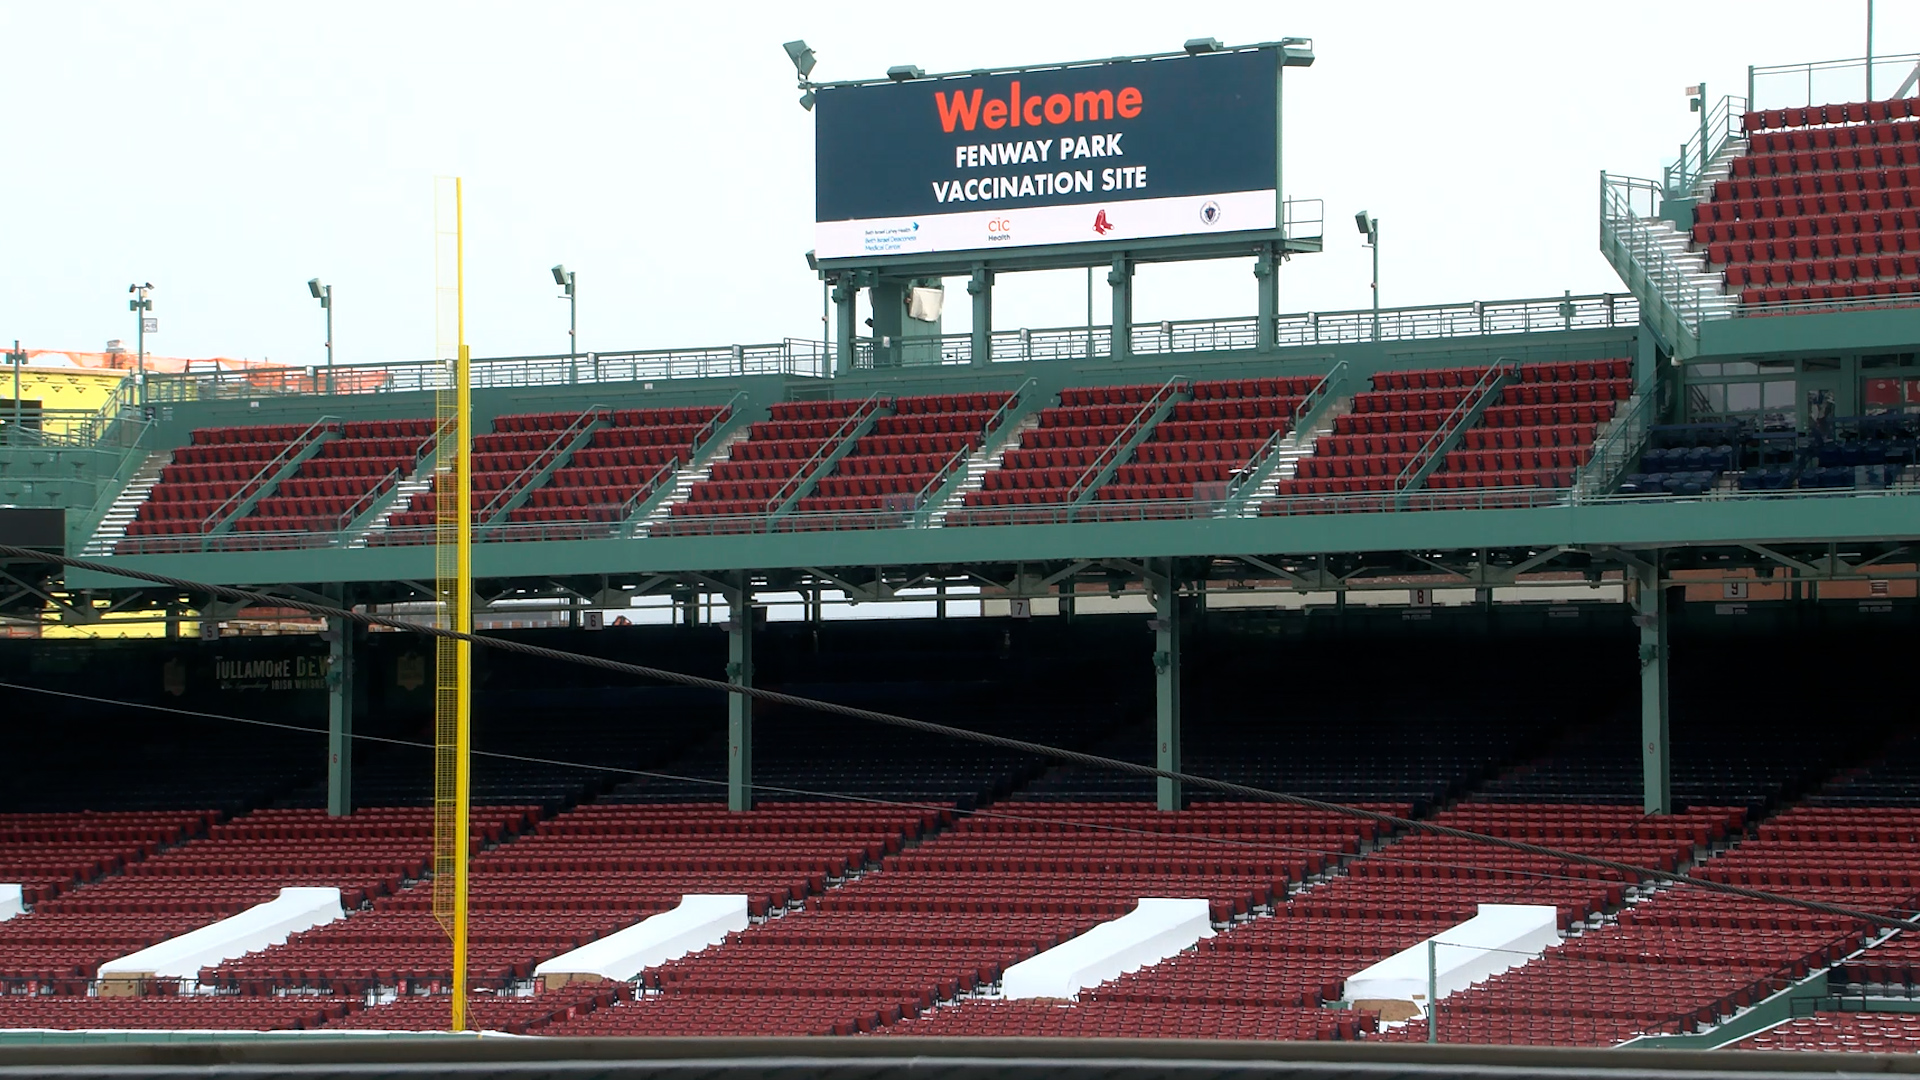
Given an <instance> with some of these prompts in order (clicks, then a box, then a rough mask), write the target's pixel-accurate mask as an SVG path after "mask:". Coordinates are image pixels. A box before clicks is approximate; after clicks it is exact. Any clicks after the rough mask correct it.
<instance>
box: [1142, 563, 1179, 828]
mask: <svg viewBox="0 0 1920 1080" xmlns="http://www.w3.org/2000/svg"><path fill="white" fill-rule="evenodd" d="M1147 587H1148V588H1149V589H1151V590H1153V697H1154V701H1153V706H1154V708H1153V715H1154V723H1153V733H1154V755H1153V763H1154V766H1155V767H1156V768H1161V769H1166V770H1168V771H1170V772H1177V771H1179V769H1180V586H1179V582H1178V581H1176V580H1175V579H1174V576H1173V560H1171V559H1161V560H1158V565H1157V566H1156V567H1155V568H1154V569H1153V570H1152V571H1151V572H1150V576H1149V577H1148V579H1147ZM1155 784H1156V786H1157V789H1158V790H1157V791H1156V794H1155V798H1154V804H1155V805H1156V806H1158V807H1159V808H1160V809H1162V810H1179V809H1182V808H1184V807H1185V805H1186V794H1185V792H1182V791H1181V790H1180V783H1179V781H1177V780H1169V779H1167V778H1166V777H1160V778H1158V779H1157V780H1155Z"/></svg>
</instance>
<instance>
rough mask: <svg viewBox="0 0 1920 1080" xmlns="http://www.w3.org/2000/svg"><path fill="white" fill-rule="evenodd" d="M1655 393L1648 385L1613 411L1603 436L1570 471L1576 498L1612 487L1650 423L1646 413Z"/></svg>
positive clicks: (1588, 496)
mask: <svg viewBox="0 0 1920 1080" xmlns="http://www.w3.org/2000/svg"><path fill="white" fill-rule="evenodd" d="M1656 396H1657V395H1656V394H1655V392H1654V391H1653V389H1652V388H1651V387H1649V388H1648V390H1647V391H1646V392H1644V393H1637V394H1635V395H1634V397H1633V398H1632V401H1631V403H1630V404H1629V405H1628V406H1627V408H1626V409H1625V410H1623V411H1621V412H1620V413H1618V414H1616V415H1615V416H1614V418H1613V425H1612V426H1611V427H1609V428H1608V429H1607V434H1606V437H1605V438H1602V439H1601V440H1600V443H1599V445H1597V446H1595V447H1594V448H1593V456H1592V457H1589V458H1588V459H1587V463H1586V464H1585V465H1582V466H1580V468H1579V469H1578V470H1577V471H1576V472H1575V473H1574V474H1573V490H1574V494H1575V497H1576V498H1591V497H1593V496H1596V495H1605V494H1607V493H1608V492H1610V491H1612V490H1613V488H1614V486H1615V485H1616V484H1617V483H1618V482H1619V479H1620V476H1621V474H1622V473H1624V472H1625V471H1626V468H1627V463H1628V462H1631V461H1632V460H1633V459H1634V457H1635V456H1637V455H1638V454H1639V453H1640V447H1641V444H1642V443H1644V442H1646V439H1647V432H1648V430H1649V429H1650V428H1651V427H1652V425H1651V424H1650V423H1649V420H1648V415H1649V414H1650V413H1651V412H1652V403H1653V399H1654V398H1655V397H1656Z"/></svg>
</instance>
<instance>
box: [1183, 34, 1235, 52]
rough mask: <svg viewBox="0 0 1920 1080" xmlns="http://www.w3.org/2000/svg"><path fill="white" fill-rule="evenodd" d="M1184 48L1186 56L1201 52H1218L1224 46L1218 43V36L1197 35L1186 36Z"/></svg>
mask: <svg viewBox="0 0 1920 1080" xmlns="http://www.w3.org/2000/svg"><path fill="white" fill-rule="evenodd" d="M1185 48H1186V50H1187V55H1188V56H1199V55H1201V54H1202V53H1216V52H1219V51H1221V50H1222V49H1225V48H1226V46H1225V45H1222V44H1220V39H1219V38H1210V37H1197V38H1188V39H1187V44H1186V46H1185Z"/></svg>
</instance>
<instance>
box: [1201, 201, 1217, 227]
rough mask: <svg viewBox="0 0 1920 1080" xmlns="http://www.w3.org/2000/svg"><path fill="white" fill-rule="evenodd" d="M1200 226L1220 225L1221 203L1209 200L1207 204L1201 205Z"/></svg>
mask: <svg viewBox="0 0 1920 1080" xmlns="http://www.w3.org/2000/svg"><path fill="white" fill-rule="evenodd" d="M1200 224H1202V225H1218V224H1220V204H1219V203H1217V202H1214V201H1213V200H1212V199H1208V200H1207V201H1206V202H1203V203H1201V204H1200Z"/></svg>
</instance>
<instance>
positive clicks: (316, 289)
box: [307, 278, 327, 307]
mask: <svg viewBox="0 0 1920 1080" xmlns="http://www.w3.org/2000/svg"><path fill="white" fill-rule="evenodd" d="M307 291H308V292H310V293H312V294H313V298H314V299H315V300H318V301H320V306H321V307H326V306H327V292H326V286H325V285H322V284H320V279H319V278H308V279H307Z"/></svg>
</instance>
